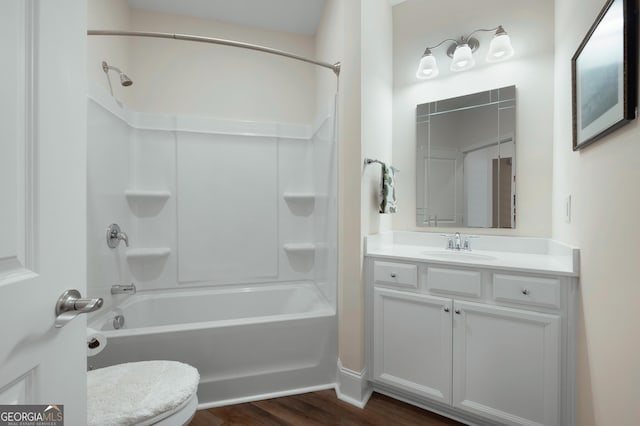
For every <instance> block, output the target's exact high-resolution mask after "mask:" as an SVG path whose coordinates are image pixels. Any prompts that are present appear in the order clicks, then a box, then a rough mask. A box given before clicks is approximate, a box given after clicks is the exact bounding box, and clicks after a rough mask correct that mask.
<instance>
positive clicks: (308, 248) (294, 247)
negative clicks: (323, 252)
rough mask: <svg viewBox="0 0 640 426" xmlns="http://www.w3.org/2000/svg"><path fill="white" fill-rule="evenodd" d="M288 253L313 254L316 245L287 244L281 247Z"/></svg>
mask: <svg viewBox="0 0 640 426" xmlns="http://www.w3.org/2000/svg"><path fill="white" fill-rule="evenodd" d="M282 247H283V248H284V251H286V252H289V253H313V252H315V250H316V245H315V244H313V243H287V244H285V245H283V246H282Z"/></svg>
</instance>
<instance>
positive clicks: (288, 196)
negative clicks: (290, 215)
mask: <svg viewBox="0 0 640 426" xmlns="http://www.w3.org/2000/svg"><path fill="white" fill-rule="evenodd" d="M316 196H317V194H315V193H313V192H285V193H284V194H283V195H282V197H283V198H284V199H285V200H287V201H306V202H313V201H315V199H316Z"/></svg>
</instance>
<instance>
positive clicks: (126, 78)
mask: <svg viewBox="0 0 640 426" xmlns="http://www.w3.org/2000/svg"><path fill="white" fill-rule="evenodd" d="M109 70H114V71H115V72H117V73H118V74H120V84H121V85H123V86H124V87H128V86H131V85H132V84H133V81H131V79H130V78H129V76H128V75H126V74H125V73H123V72H122V70H121V69H120V68H118V67H114V66H113V65H109V64H107V62H106V61H102V71H104V73H105V74H106V75H107V81H109V89H110V90H111V96H113V87H111V78H110V77H109Z"/></svg>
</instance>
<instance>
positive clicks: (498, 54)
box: [487, 32, 513, 62]
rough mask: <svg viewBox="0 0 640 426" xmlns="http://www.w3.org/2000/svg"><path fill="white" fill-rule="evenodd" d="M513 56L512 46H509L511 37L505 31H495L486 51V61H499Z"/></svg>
mask: <svg viewBox="0 0 640 426" xmlns="http://www.w3.org/2000/svg"><path fill="white" fill-rule="evenodd" d="M512 56H513V47H512V46H511V38H509V34H507V33H506V32H502V33H496V35H495V36H494V37H493V39H492V40H491V44H490V45H489V52H488V53H487V62H499V61H504V60H506V59H509V58H510V57H512Z"/></svg>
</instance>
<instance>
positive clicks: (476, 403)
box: [453, 301, 560, 426]
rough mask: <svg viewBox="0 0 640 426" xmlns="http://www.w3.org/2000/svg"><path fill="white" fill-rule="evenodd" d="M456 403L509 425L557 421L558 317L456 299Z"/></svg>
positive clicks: (547, 424)
mask: <svg viewBox="0 0 640 426" xmlns="http://www.w3.org/2000/svg"><path fill="white" fill-rule="evenodd" d="M453 309H454V315H453V317H454V318H453V405H454V407H457V408H459V409H462V410H465V411H468V412H471V413H474V414H478V415H481V416H484V417H488V418H491V419H494V420H496V421H499V422H501V423H505V424H508V425H527V426H533V425H546V426H552V425H559V423H560V421H559V418H560V417H559V414H560V411H559V407H560V404H559V396H560V317H559V316H557V315H547V314H540V313H536V312H530V311H524V310H519V309H509V308H502V307H496V306H489V305H481V304H477V303H471V302H458V301H456V302H454V306H453Z"/></svg>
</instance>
